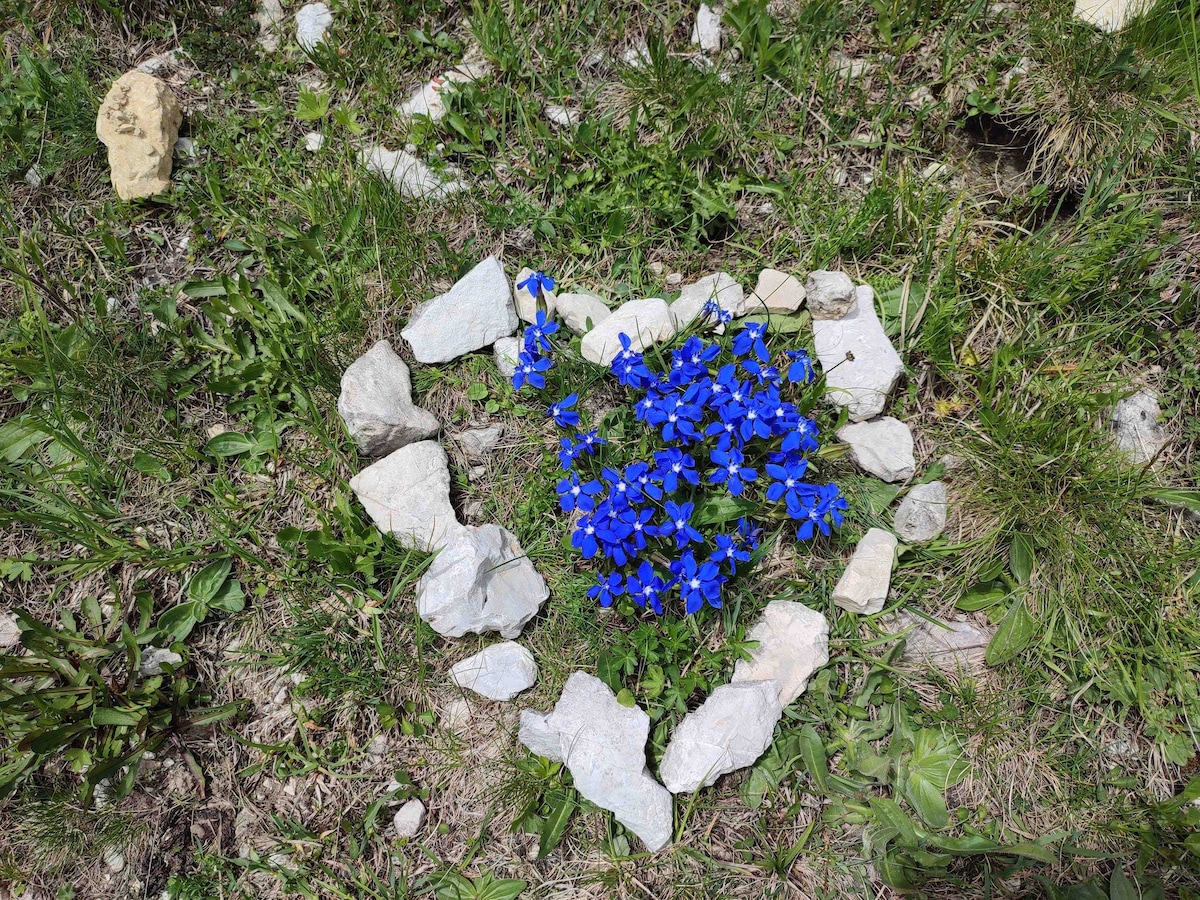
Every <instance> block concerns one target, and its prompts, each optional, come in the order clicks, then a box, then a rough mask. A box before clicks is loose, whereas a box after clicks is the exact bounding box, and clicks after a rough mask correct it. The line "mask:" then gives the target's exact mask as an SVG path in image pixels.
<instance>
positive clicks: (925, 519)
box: [893, 481, 948, 544]
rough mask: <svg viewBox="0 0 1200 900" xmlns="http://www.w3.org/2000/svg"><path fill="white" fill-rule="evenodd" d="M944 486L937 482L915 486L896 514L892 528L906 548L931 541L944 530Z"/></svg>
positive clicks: (945, 508) (945, 509)
mask: <svg viewBox="0 0 1200 900" xmlns="http://www.w3.org/2000/svg"><path fill="white" fill-rule="evenodd" d="M947 508H948V507H947V501H946V486H945V485H944V484H942V483H941V482H940V481H931V482H929V483H928V484H918V485H917V486H916V487H914V488H913V489H912V490H911V491H909V492H908V495H907V496H905V498H904V500H903V501H902V502H901V503H900V508H899V509H897V510H896V518H895V520H894V521H893V525H894V526H895V528H896V534H897V536H899V538H900V540H902V541H904V542H905V543H907V544H921V543H924V542H925V541H932V540H933V539H934V538H935V537H937V536H938V535H939V534H941V533H942V531H944V530H945V528H946V511H947Z"/></svg>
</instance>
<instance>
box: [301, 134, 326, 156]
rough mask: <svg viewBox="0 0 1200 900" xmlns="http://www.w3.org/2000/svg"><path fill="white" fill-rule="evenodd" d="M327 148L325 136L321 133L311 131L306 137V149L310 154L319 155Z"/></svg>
mask: <svg viewBox="0 0 1200 900" xmlns="http://www.w3.org/2000/svg"><path fill="white" fill-rule="evenodd" d="M324 146H325V135H323V134H321V132H319V131H310V132H308V133H306V134H305V135H304V149H305V150H307V151H308V152H309V153H318V152H320V150H321V148H322V147H324Z"/></svg>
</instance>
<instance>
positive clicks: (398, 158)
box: [358, 144, 467, 200]
mask: <svg viewBox="0 0 1200 900" xmlns="http://www.w3.org/2000/svg"><path fill="white" fill-rule="evenodd" d="M358 158H359V161H360V162H361V163H362V164H363V165H364V166H366V167H367V170H368V171H369V172H373V173H374V174H376V175H378V176H379V177H380V178H382V179H383V180H384V181H389V182H391V184H392V187H394V188H395V189H396V190H397V191H398V192H399V193H400V196H402V197H406V198H408V199H409V200H421V199H424V198H426V197H448V196H450V195H451V194H457V193H459V192H461V191H465V190H466V189H467V185H466V183H465V182H462V181H459V180H458V179H457V178H455V177H454V176H453V174H451V173H446V174H445V175H443V174H442V173H440V172H435V171H434V170H433V169H431V168H429V166H427V165H425V163H423V162H421V160H419V159H417V158H416V157H415V156H413V155H412V154H411V153H409V152H408V151H407V150H388V149H387V148H386V147H378V146H375V145H373V144H368V145H366V146H364V147H363V148H362V149H361V150H359V151H358Z"/></svg>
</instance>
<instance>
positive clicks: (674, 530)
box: [657, 500, 704, 547]
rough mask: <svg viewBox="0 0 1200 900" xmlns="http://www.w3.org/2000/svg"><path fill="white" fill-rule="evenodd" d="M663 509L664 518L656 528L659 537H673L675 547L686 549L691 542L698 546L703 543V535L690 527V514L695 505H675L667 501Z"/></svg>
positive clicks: (692, 526)
mask: <svg viewBox="0 0 1200 900" xmlns="http://www.w3.org/2000/svg"><path fill="white" fill-rule="evenodd" d="M664 509H665V513H664V514H665V518H664V520H663V523H662V524H661V525H659V526H658V528H657V534H658V536H659V537H670V536H671V535H674V536H675V546H677V547H686V546H687V545H688V544H689V543H691V542H693V541H694V542H695V543H698V544H702V543H704V535H702V534H701V533H700V532H699V531H697V530H696V528H695V526H694V525H692V512H693V511H694V510H695V509H696V504H695V503H675V502H673V501H671V500H668V501H667V503H666V506H665V507H664Z"/></svg>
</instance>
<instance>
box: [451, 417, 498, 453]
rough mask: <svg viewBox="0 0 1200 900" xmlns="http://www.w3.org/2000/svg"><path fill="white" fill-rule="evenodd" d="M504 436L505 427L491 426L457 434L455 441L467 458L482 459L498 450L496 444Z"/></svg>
mask: <svg viewBox="0 0 1200 900" xmlns="http://www.w3.org/2000/svg"><path fill="white" fill-rule="evenodd" d="M503 436H504V426H503V425H489V426H488V427H487V428H471V429H468V430H467V431H464V432H462V433H460V434H457V435H455V437H454V441H455V443H457V444H458V446H459V447H460V448H461V449H462V452H463V453H465V454H466V455H467V456H469V457H472V458H473V459H480V458H482V457H484V456H487V455H488V454H489V453H491V452H492V451H493V450H494V449H496V444H497V443H499V441H500V438H501V437H503Z"/></svg>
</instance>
